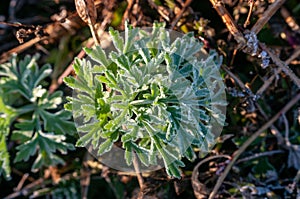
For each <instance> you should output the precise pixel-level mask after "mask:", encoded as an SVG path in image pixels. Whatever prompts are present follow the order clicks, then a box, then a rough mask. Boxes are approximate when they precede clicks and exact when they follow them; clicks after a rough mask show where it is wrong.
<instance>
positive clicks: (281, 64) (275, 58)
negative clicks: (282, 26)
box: [260, 43, 300, 88]
mask: <svg viewBox="0 0 300 199" xmlns="http://www.w3.org/2000/svg"><path fill="white" fill-rule="evenodd" d="M260 47H261V48H262V49H263V50H264V51H266V52H267V53H268V55H269V56H270V57H271V59H272V60H273V62H274V63H275V64H276V65H277V66H278V67H279V68H280V69H281V70H282V71H283V72H284V73H285V74H287V75H288V76H289V77H290V78H291V80H292V81H293V82H294V83H295V84H296V86H297V87H298V88H300V79H299V77H297V76H296V75H295V73H294V72H293V71H292V70H291V69H290V68H289V67H288V66H287V64H285V63H284V62H283V61H281V60H280V59H279V58H278V56H277V55H275V54H274V53H273V52H272V51H271V50H270V49H269V48H268V47H266V46H265V45H264V44H262V43H260Z"/></svg>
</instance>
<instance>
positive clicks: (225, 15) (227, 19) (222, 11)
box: [210, 0, 246, 48]
mask: <svg viewBox="0 0 300 199" xmlns="http://www.w3.org/2000/svg"><path fill="white" fill-rule="evenodd" d="M210 2H211V3H212V5H213V7H214V9H215V10H216V11H217V13H218V14H219V15H220V16H221V18H222V20H223V22H224V24H225V25H226V27H227V28H228V30H229V32H230V33H231V34H232V35H233V37H234V39H235V40H236V41H237V43H238V48H243V47H244V46H245V45H246V40H245V38H244V35H243V33H241V32H240V31H239V29H238V27H237V25H236V23H235V22H234V20H233V19H232V17H231V15H230V14H229V12H228V11H227V9H226V8H225V7H224V6H223V4H222V1H220V0H210Z"/></svg>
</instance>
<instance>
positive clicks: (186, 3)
mask: <svg viewBox="0 0 300 199" xmlns="http://www.w3.org/2000/svg"><path fill="white" fill-rule="evenodd" d="M192 1H193V0H187V1H185V3H184V4H183V7H182V8H181V10H180V12H179V13H178V14H177V15H176V17H175V19H174V20H173V21H172V23H171V29H173V28H174V27H175V25H176V24H177V22H178V21H179V19H180V18H181V17H182V15H183V13H184V12H185V10H186V9H187V8H188V7H189V5H190V4H191V3H192Z"/></svg>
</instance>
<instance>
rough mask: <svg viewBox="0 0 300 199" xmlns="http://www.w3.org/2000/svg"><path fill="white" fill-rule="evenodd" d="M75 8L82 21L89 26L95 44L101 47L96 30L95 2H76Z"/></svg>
mask: <svg viewBox="0 0 300 199" xmlns="http://www.w3.org/2000/svg"><path fill="white" fill-rule="evenodd" d="M75 6H76V10H77V13H78V15H79V16H80V18H81V19H82V21H84V22H85V23H86V24H88V25H89V27H90V30H91V33H92V36H93V39H94V41H95V44H96V45H99V44H100V39H99V36H98V34H97V31H96V29H95V24H96V21H97V10H96V7H95V3H94V0H75Z"/></svg>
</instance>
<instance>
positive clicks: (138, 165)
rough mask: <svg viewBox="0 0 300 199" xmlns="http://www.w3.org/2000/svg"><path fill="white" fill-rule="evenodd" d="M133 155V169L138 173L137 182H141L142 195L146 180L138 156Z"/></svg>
mask: <svg viewBox="0 0 300 199" xmlns="http://www.w3.org/2000/svg"><path fill="white" fill-rule="evenodd" d="M132 153H133V161H132V162H133V167H134V170H135V173H136V177H137V180H138V182H139V186H140V193H142V191H143V189H144V179H143V176H142V175H141V170H140V164H139V161H138V158H137V155H136V154H135V153H134V152H132Z"/></svg>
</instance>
